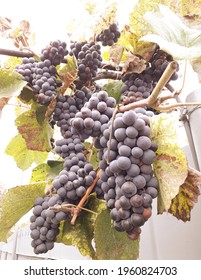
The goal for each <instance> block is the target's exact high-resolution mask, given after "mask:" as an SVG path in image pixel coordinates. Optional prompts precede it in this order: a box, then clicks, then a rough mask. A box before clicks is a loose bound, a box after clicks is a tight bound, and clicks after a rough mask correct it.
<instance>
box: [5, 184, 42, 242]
mask: <svg viewBox="0 0 201 280" xmlns="http://www.w3.org/2000/svg"><path fill="white" fill-rule="evenodd" d="M44 188H45V184H41V183H38V184H30V185H24V186H17V187H15V188H12V189H9V190H8V191H7V193H6V194H5V195H4V196H3V201H2V212H1V215H0V241H4V242H5V241H6V239H7V236H8V233H9V230H10V229H11V227H12V226H14V225H15V224H16V222H17V221H18V220H19V219H20V218H21V217H22V216H24V215H25V214H26V213H27V212H28V211H29V210H30V209H31V208H32V207H33V204H34V201H35V199H36V198H37V197H39V196H43V195H44Z"/></svg>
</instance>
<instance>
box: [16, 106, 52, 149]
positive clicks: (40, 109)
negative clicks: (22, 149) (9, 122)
mask: <svg viewBox="0 0 201 280" xmlns="http://www.w3.org/2000/svg"><path fill="white" fill-rule="evenodd" d="M44 107H45V106H41V105H38V104H35V103H33V104H32V107H31V109H30V110H28V111H26V112H24V113H22V114H21V115H20V116H19V117H17V119H16V120H15V124H16V126H17V128H18V131H19V132H20V134H21V135H22V137H23V138H24V139H25V141H26V145H27V148H28V149H30V150H35V151H50V150H51V148H52V147H51V143H50V139H51V138H52V135H53V130H52V128H51V126H50V124H49V121H48V118H46V117H45V113H46V108H44Z"/></svg>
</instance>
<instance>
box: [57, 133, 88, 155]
mask: <svg viewBox="0 0 201 280" xmlns="http://www.w3.org/2000/svg"><path fill="white" fill-rule="evenodd" d="M69 134H70V133H69ZM71 134H72V133H71ZM84 148H85V147H84V144H83V142H82V140H81V139H80V136H79V135H78V134H72V135H71V136H68V138H62V139H59V140H57V141H56V146H55V152H56V153H57V154H58V155H60V156H61V157H62V158H63V159H65V158H67V157H69V156H70V154H71V153H81V152H84Z"/></svg>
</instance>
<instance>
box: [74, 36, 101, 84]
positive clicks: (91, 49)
mask: <svg viewBox="0 0 201 280" xmlns="http://www.w3.org/2000/svg"><path fill="white" fill-rule="evenodd" d="M70 48H71V51H70V52H69V54H70V55H75V57H76V58H77V64H78V76H79V78H80V80H81V81H82V82H84V83H86V82H88V81H91V79H92V78H93V77H95V76H96V73H97V71H98V68H99V67H100V66H101V62H102V57H101V51H100V46H99V45H98V44H95V42H93V41H91V42H89V43H87V42H82V43H76V42H74V43H72V44H71V46H70Z"/></svg>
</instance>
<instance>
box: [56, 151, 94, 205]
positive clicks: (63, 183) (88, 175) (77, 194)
mask: <svg viewBox="0 0 201 280" xmlns="http://www.w3.org/2000/svg"><path fill="white" fill-rule="evenodd" d="M95 177H96V172H95V171H94V170H93V166H92V165H91V164H90V163H88V161H87V158H86V156H85V155H84V154H83V153H82V152H79V153H70V155H69V156H68V157H66V158H65V160H64V168H63V170H62V171H61V172H60V173H59V175H58V176H57V177H56V178H55V179H54V181H53V183H52V186H53V187H54V189H55V190H56V193H57V195H58V196H59V197H60V199H61V200H65V199H67V200H68V201H69V202H70V203H73V204H77V203H78V202H79V200H80V199H81V198H82V197H83V195H84V194H85V193H86V190H87V188H88V187H89V186H90V185H91V183H92V182H93V181H94V179H95Z"/></svg>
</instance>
